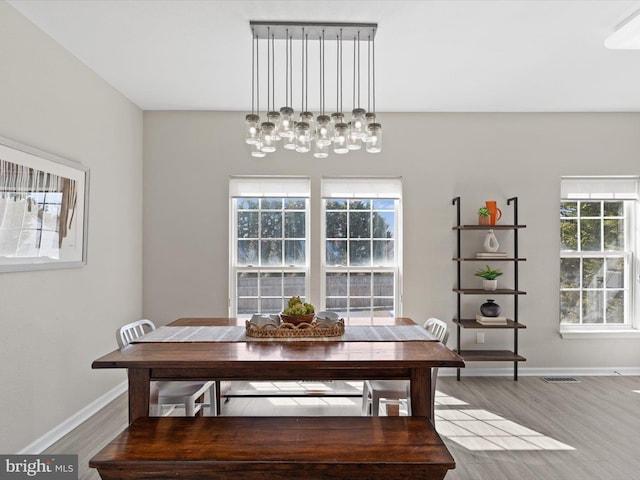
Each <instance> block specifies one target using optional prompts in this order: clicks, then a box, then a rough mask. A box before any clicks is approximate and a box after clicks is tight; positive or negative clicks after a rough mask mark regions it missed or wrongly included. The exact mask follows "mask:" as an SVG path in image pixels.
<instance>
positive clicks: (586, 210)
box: [580, 202, 602, 217]
mask: <svg viewBox="0 0 640 480" xmlns="http://www.w3.org/2000/svg"><path fill="white" fill-rule="evenodd" d="M601 215H602V209H601V202H580V216H581V217H599V216H601Z"/></svg>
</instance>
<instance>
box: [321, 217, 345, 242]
mask: <svg viewBox="0 0 640 480" xmlns="http://www.w3.org/2000/svg"><path fill="white" fill-rule="evenodd" d="M326 218H327V225H326V231H327V238H347V213H346V212H327V217H326Z"/></svg>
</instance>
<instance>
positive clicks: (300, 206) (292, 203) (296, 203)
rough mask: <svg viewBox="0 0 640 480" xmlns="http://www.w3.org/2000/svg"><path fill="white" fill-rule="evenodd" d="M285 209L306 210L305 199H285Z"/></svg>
mask: <svg viewBox="0 0 640 480" xmlns="http://www.w3.org/2000/svg"><path fill="white" fill-rule="evenodd" d="M284 208H285V209H286V210H304V209H305V208H306V202H305V200H304V198H285V200H284Z"/></svg>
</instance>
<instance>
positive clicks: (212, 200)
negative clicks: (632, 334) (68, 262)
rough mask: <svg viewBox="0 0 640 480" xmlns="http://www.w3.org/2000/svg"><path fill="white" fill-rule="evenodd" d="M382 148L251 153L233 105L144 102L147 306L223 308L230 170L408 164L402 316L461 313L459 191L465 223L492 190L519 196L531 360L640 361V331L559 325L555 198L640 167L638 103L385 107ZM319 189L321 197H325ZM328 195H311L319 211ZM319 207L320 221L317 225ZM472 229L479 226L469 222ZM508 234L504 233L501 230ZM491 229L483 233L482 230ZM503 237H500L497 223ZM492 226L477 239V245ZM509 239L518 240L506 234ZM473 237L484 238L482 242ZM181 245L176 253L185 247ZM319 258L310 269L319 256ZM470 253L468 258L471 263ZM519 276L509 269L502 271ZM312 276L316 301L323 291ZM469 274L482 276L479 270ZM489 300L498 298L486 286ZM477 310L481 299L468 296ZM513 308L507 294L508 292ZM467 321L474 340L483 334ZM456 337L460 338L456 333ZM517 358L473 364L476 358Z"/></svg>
mask: <svg viewBox="0 0 640 480" xmlns="http://www.w3.org/2000/svg"><path fill="white" fill-rule="evenodd" d="M379 117H380V120H381V121H382V124H383V128H384V141H385V145H384V151H383V153H381V154H379V155H377V156H376V155H369V154H365V153H358V154H354V153H350V154H349V155H348V156H335V155H333V156H330V157H329V158H328V159H326V160H317V159H314V158H313V157H312V156H310V155H305V156H301V155H300V154H295V153H293V152H288V151H286V152H285V151H282V152H277V153H276V154H273V155H272V156H268V157H266V158H264V159H254V158H252V157H250V155H249V153H248V147H247V146H246V145H245V144H244V142H243V136H242V135H243V131H242V125H243V120H244V116H243V114H242V113H239V112H234V113H229V112H145V117H144V129H145V134H144V168H145V177H144V182H145V184H144V195H145V203H144V235H145V250H144V294H143V295H144V301H143V310H144V315H145V316H146V317H149V318H152V319H153V320H155V321H157V322H158V323H166V322H168V321H171V320H173V319H175V318H178V317H180V316H226V314H227V296H228V288H227V283H228V236H229V232H228V223H229V220H228V210H229V202H228V193H227V192H228V187H227V185H228V178H229V175H232V174H291V175H308V176H310V177H311V179H312V190H313V191H314V192H318V190H319V188H320V179H321V177H322V176H323V175H342V174H344V175H358V174H364V175H401V176H402V177H403V179H404V226H405V229H404V234H405V237H404V311H403V313H404V315H405V316H409V317H412V318H414V319H424V318H426V317H428V316H436V317H440V318H443V319H447V320H450V319H451V318H452V317H453V314H454V312H455V295H454V294H453V293H452V291H451V288H452V286H453V285H454V284H455V278H454V271H455V264H454V263H453V262H452V261H451V258H452V256H453V254H454V252H455V233H454V232H453V231H452V230H451V227H452V226H453V225H454V224H455V208H454V207H453V206H452V205H451V200H452V198H453V197H454V196H456V195H460V196H461V197H462V210H463V223H475V222H476V221H477V219H476V217H475V212H476V211H477V208H478V207H480V206H482V205H483V202H484V200H497V201H498V203H499V205H500V207H501V208H502V209H503V210H504V211H505V220H504V221H505V222H506V223H511V222H512V221H513V220H512V211H511V207H508V206H507V205H506V199H507V198H509V197H511V196H517V197H518V199H519V207H520V208H519V221H520V223H524V224H526V225H527V228H526V229H524V230H522V231H521V233H520V236H521V242H520V253H521V256H524V257H526V258H527V259H528V260H527V261H526V262H523V263H522V265H521V267H520V270H521V275H520V288H521V289H524V290H526V291H527V292H528V294H527V295H526V296H522V297H521V298H520V312H521V314H520V320H521V321H522V322H523V323H525V324H526V325H527V326H528V328H527V329H526V330H524V331H522V332H521V335H520V352H521V353H522V354H523V355H524V356H525V357H527V359H528V361H527V362H526V363H525V364H523V365H522V366H523V367H539V368H551V367H561V368H565V369H567V368H595V367H611V368H612V369H613V368H615V367H636V368H637V367H638V366H640V348H639V347H640V339H637V338H636V339H622V340H562V339H561V338H560V337H559V335H558V310H559V307H558V293H557V291H558V268H559V260H558V244H559V235H558V225H559V221H558V209H559V182H560V177H561V176H562V175H583V174H584V175H596V174H619V175H622V174H634V175H638V174H640V160H639V159H640V135H638V132H640V114H628V113H626V114H615V113H612V114H608V113H605V114H589V113H577V114H379ZM316 198H317V195H316ZM318 207H319V202H318V201H317V200H316V203H315V204H313V205H312V208H314V209H315V210H312V211H313V212H318V211H319V208H318ZM319 222H320V219H319V216H318V215H317V213H316V214H315V215H314V217H313V219H312V225H311V228H312V229H313V231H315V232H317V231H318V230H319V228H320V223H319ZM472 233H473V232H472ZM500 233H501V234H504V233H505V232H500ZM480 235H482V234H480ZM500 236H502V235H500ZM483 240H484V237H483V236H477V237H475V238H473V236H472V238H471V243H468V244H467V246H468V247H469V249H470V251H471V252H474V251H475V249H476V248H477V249H481V244H482V242H483ZM505 240H506V242H505V243H508V238H505ZM474 242H475V243H474ZM176 253H177V254H176ZM317 257H318V256H317V255H316V256H314V257H313V258H312V270H313V269H315V271H316V272H317V271H319V270H318V269H317V266H318V262H319V258H317ZM473 267H474V265H471V266H470V268H473ZM502 278H503V279H504V281H509V275H508V274H507V275H505V276H504V277H502ZM319 280H320V279H319V278H318V276H317V275H316V276H314V277H312V291H311V299H312V301H317V300H318V298H319V291H320V290H319V289H320V284H319ZM465 281H466V282H468V283H466V286H474V285H475V283H474V282H476V283H477V284H478V286H479V282H480V279H478V278H476V277H473V276H472V271H470V272H469V275H468V278H467V280H465ZM489 298H491V297H489ZM467 301H468V302H471V303H469V304H468V305H467V309H468V310H467V315H469V314H471V313H475V309H477V308H478V306H479V305H480V304H481V303H483V302H484V298H483V297H478V298H475V299H472V298H470V299H467ZM498 302H499V303H501V304H503V306H505V307H507V306H508V302H509V300H508V299H498ZM474 337H475V335H474V332H473V331H465V332H463V345H464V342H466V343H469V342H471V341H473V340H474ZM486 337H487V339H486V347H493V348H509V349H510V348H511V342H512V334H511V332H507V333H505V332H487V333H486ZM451 345H455V335H453V336H452V342H451ZM480 366H482V367H496V366H497V367H504V368H510V364H493V365H492V364H486V363H484V364H482V363H473V364H469V368H474V367H480Z"/></svg>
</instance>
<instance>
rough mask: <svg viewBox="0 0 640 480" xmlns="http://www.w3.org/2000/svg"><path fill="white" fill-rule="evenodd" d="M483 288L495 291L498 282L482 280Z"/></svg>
mask: <svg viewBox="0 0 640 480" xmlns="http://www.w3.org/2000/svg"><path fill="white" fill-rule="evenodd" d="M482 288H484V289H485V290H492V291H493V290H495V289H496V288H498V280H482Z"/></svg>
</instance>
